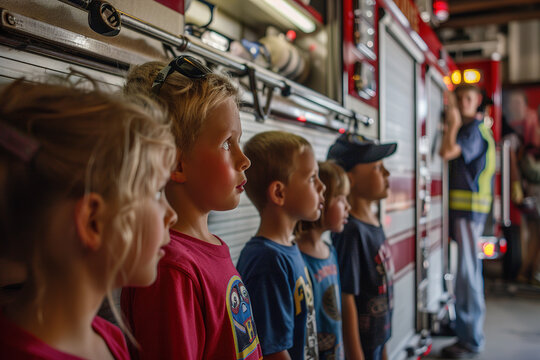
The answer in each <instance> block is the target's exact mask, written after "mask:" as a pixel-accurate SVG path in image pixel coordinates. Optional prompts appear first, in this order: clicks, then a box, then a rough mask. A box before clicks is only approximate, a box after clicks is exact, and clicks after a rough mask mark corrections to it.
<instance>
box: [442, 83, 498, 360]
mask: <svg viewBox="0 0 540 360" xmlns="http://www.w3.org/2000/svg"><path fill="white" fill-rule="evenodd" d="M456 98H457V99H456ZM481 102H482V95H481V93H480V89H479V88H478V87H476V86H474V85H469V84H465V85H460V86H458V87H457V88H456V89H455V92H454V93H448V94H447V104H448V105H447V108H446V111H445V124H444V133H443V139H442V144H441V148H440V151H439V154H440V155H441V157H442V158H443V159H444V160H450V163H449V167H450V170H449V171H450V175H449V189H450V194H449V206H450V235H451V237H452V238H453V239H454V240H456V241H457V243H458V270H457V275H456V284H455V296H456V329H455V330H456V334H457V341H456V342H455V343H454V344H452V345H450V346H447V347H445V348H444V349H443V350H442V355H443V356H446V357H449V358H464V357H471V356H474V355H475V354H477V353H480V352H481V351H482V350H483V349H484V345H485V344H484V343H485V340H484V330H483V327H484V318H485V301H484V280H483V276H482V261H481V260H480V259H478V256H477V252H478V241H479V239H480V236H481V235H482V233H483V230H484V224H485V221H486V219H487V214H488V213H489V212H490V210H491V203H492V196H493V175H494V173H495V142H494V140H493V136H492V134H491V131H490V129H488V128H487V127H486V126H485V125H484V122H483V121H482V117H481V114H480V113H478V107H479V106H480V104H481Z"/></svg>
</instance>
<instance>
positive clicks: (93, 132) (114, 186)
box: [0, 80, 176, 359]
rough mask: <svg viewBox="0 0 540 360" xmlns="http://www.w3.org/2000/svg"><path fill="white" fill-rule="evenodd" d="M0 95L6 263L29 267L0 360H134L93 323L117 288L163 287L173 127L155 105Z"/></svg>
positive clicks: (36, 91) (28, 88)
mask: <svg viewBox="0 0 540 360" xmlns="http://www.w3.org/2000/svg"><path fill="white" fill-rule="evenodd" d="M0 98H1V99H2V101H1V104H0V114H1V115H0V192H1V193H2V197H0V233H1V234H2V239H1V240H0V254H1V257H3V258H4V259H6V261H5V262H3V263H4V264H6V263H12V264H22V266H24V268H25V270H26V274H25V275H24V277H23V278H24V279H23V285H22V288H21V289H20V290H18V291H16V292H15V294H12V295H13V298H10V300H11V301H7V302H4V303H3V304H2V306H1V308H0V358H3V359H36V358H39V359H60V358H61V359H80V358H88V359H113V358H115V359H127V358H129V353H128V349H127V346H126V342H125V340H124V337H123V335H122V333H121V332H120V330H119V329H118V328H116V327H115V326H114V325H112V324H110V323H108V322H107V321H105V320H103V319H102V318H100V317H98V316H96V314H97V312H98V309H99V307H100V305H101V303H102V301H103V299H104V298H105V296H106V295H107V296H108V298H109V301H111V290H112V289H113V288H115V287H121V286H124V285H136V286H147V285H149V284H151V283H152V282H153V281H154V280H155V278H156V274H157V263H158V261H159V259H160V258H161V257H162V256H163V254H164V252H163V250H162V249H161V247H162V246H165V244H167V243H168V242H169V234H168V227H169V226H170V225H171V224H172V223H174V222H175V221H176V214H175V212H174V211H173V210H172V209H171V207H170V206H169V204H168V203H167V200H166V199H165V195H164V191H163V189H164V186H165V184H166V182H167V180H168V178H169V174H170V170H171V168H172V165H173V164H174V159H175V147H174V141H173V138H172V135H171V133H170V126H169V123H168V122H167V121H166V118H165V116H164V114H163V112H162V111H160V110H159V108H158V107H156V106H155V105H152V102H151V101H148V99H143V98H138V99H136V100H137V102H138V103H139V104H135V103H133V102H131V101H129V100H128V99H127V98H124V97H115V96H111V95H110V94H103V93H99V92H95V91H93V92H88V91H82V90H78V89H76V88H74V87H72V86H69V87H68V86H64V85H60V84H54V85H53V84H30V83H25V82H23V81H21V80H19V81H16V82H14V83H12V84H10V85H8V86H4V87H3V88H2V89H1V90H0ZM117 319H118V321H119V323H120V324H122V321H121V319H120V318H118V317H117Z"/></svg>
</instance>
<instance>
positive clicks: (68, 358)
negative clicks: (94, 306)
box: [0, 311, 129, 360]
mask: <svg viewBox="0 0 540 360" xmlns="http://www.w3.org/2000/svg"><path fill="white" fill-rule="evenodd" d="M92 328H93V329H94V331H95V332H96V333H97V334H98V335H99V336H101V337H102V338H103V340H104V341H105V343H106V344H107V347H108V348H109V351H110V352H111V354H112V355H113V356H114V358H115V359H117V360H125V359H129V352H128V349H127V346H126V340H125V339H124V335H123V334H122V332H121V331H120V329H118V328H117V327H116V326H114V325H113V324H111V323H109V322H108V321H106V320H104V319H102V318H100V317H99V316H96V317H95V318H94V321H92ZM0 359H17V360H26V359H55V360H80V359H81V358H80V357H78V356H75V355H71V354H68V353H65V352H62V351H60V350H56V349H55V348H53V347H51V346H50V345H47V344H46V343H44V342H43V341H41V340H40V339H38V338H37V337H35V336H34V335H32V334H30V333H29V332H27V331H26V330H23V329H21V328H20V327H18V326H17V325H16V324H14V323H13V322H12V321H11V320H9V319H8V318H6V317H5V316H4V314H3V313H2V312H1V311H0Z"/></svg>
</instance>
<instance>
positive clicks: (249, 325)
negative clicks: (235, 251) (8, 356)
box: [227, 275, 259, 360]
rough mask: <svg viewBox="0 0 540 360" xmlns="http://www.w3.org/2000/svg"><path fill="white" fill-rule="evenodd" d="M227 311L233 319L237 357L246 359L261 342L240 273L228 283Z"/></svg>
mask: <svg viewBox="0 0 540 360" xmlns="http://www.w3.org/2000/svg"><path fill="white" fill-rule="evenodd" d="M227 312H228V313H229V320H230V321H231V328H232V333H233V336H234V345H235V348H236V359H238V360H242V359H246V358H247V357H248V356H249V355H250V354H251V353H252V352H253V351H255V349H257V344H259V338H258V337H257V329H256V328H255V323H254V322H253V315H252V314H253V311H252V310H251V302H250V299H249V294H248V291H247V288H246V286H245V285H244V283H243V282H242V280H241V279H240V277H239V276H238V275H234V276H233V277H231V279H230V280H229V284H228V285H227Z"/></svg>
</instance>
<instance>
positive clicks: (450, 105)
mask: <svg viewBox="0 0 540 360" xmlns="http://www.w3.org/2000/svg"><path fill="white" fill-rule="evenodd" d="M444 98H445V103H446V107H445V111H444V124H445V126H446V127H447V128H448V129H449V130H457V129H459V128H460V127H461V124H462V120H461V114H460V113H459V108H458V106H457V99H456V95H455V94H454V93H453V92H450V91H446V92H445V94H444Z"/></svg>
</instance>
